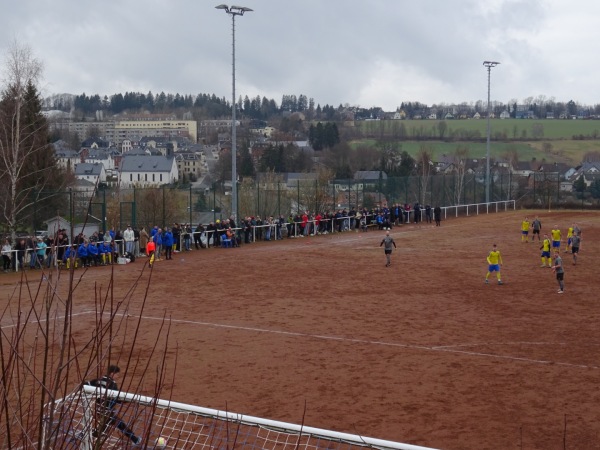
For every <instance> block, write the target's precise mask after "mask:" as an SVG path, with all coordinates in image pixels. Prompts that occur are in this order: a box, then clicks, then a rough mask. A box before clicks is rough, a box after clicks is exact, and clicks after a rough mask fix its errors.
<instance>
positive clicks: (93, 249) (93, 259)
mask: <svg viewBox="0 0 600 450" xmlns="http://www.w3.org/2000/svg"><path fill="white" fill-rule="evenodd" d="M87 251H88V261H89V265H90V266H91V265H92V264H94V266H98V260H99V253H100V252H99V250H98V247H97V246H96V244H95V243H94V242H90V243H89V244H88V246H87Z"/></svg>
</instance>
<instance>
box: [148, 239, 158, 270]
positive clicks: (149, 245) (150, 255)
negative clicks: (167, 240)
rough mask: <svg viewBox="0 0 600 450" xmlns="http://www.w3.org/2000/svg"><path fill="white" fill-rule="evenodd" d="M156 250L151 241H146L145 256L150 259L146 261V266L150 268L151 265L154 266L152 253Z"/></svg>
mask: <svg viewBox="0 0 600 450" xmlns="http://www.w3.org/2000/svg"><path fill="white" fill-rule="evenodd" d="M155 250H156V244H155V243H154V241H153V240H152V239H150V240H149V241H148V243H147V244H146V255H148V257H149V258H150V259H149V260H148V265H149V266H150V268H152V264H154V251H155Z"/></svg>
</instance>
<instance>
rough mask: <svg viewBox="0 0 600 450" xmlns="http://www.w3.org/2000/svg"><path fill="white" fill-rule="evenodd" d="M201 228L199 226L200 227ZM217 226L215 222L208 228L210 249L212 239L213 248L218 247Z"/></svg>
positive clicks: (207, 244)
mask: <svg viewBox="0 0 600 450" xmlns="http://www.w3.org/2000/svg"><path fill="white" fill-rule="evenodd" d="M198 226H199V225H198ZM216 229H217V227H216V225H215V223H214V222H211V223H209V224H208V225H207V226H206V247H207V248H210V240H211V239H212V242H213V246H214V247H216V245H215V242H216V240H217V239H216V234H217V233H216Z"/></svg>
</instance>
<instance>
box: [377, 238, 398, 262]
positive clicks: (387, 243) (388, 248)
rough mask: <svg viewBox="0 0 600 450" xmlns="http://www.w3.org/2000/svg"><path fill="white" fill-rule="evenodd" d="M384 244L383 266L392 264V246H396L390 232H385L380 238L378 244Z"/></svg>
mask: <svg viewBox="0 0 600 450" xmlns="http://www.w3.org/2000/svg"><path fill="white" fill-rule="evenodd" d="M382 245H383V246H384V247H383V250H384V252H385V260H386V263H385V267H389V266H391V265H392V248H396V243H395V242H394V238H393V237H391V236H390V232H389V231H386V232H385V237H384V238H383V239H382V241H381V244H379V246H380V247H381V246H382Z"/></svg>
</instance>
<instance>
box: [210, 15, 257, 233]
mask: <svg viewBox="0 0 600 450" xmlns="http://www.w3.org/2000/svg"><path fill="white" fill-rule="evenodd" d="M215 8H216V9H222V10H225V12H226V13H227V14H229V15H230V16H231V37H232V40H231V42H232V45H231V61H232V62H231V215H232V217H233V220H234V222H235V225H236V227H237V226H238V225H239V223H238V195H237V194H238V192H237V146H236V145H237V142H236V140H237V136H236V127H235V125H236V124H235V103H236V102H235V16H243V15H244V13H247V12H250V11H252V9H250V8H247V7H245V6H235V5H231V6H228V5H225V4H221V5H218V6H215Z"/></svg>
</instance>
